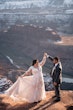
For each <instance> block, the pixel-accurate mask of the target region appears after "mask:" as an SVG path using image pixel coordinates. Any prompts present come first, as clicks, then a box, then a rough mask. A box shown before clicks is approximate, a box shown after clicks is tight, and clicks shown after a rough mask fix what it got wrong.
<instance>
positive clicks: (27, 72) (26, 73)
mask: <svg viewBox="0 0 73 110" xmlns="http://www.w3.org/2000/svg"><path fill="white" fill-rule="evenodd" d="M31 73H32V69H31V67H30V68H29V69H28V70H27V71H26V72H25V73H24V74H23V75H22V77H24V76H30V75H31Z"/></svg>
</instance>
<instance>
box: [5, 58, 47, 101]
mask: <svg viewBox="0 0 73 110" xmlns="http://www.w3.org/2000/svg"><path fill="white" fill-rule="evenodd" d="M45 62H46V57H43V60H42V61H41V62H40V63H39V66H38V68H35V67H34V66H31V67H30V68H29V69H28V70H27V72H29V71H30V70H32V75H31V76H25V77H19V78H18V79H17V81H16V82H15V83H14V84H13V85H12V86H11V87H10V88H9V89H8V90H7V91H6V92H5V94H7V95H8V96H10V97H11V98H12V99H14V100H15V101H17V100H18V101H19V100H24V101H27V102H29V103H33V102H38V101H40V100H43V99H45V97H46V94H45V87H44V79H43V73H42V66H43V65H44V64H45Z"/></svg>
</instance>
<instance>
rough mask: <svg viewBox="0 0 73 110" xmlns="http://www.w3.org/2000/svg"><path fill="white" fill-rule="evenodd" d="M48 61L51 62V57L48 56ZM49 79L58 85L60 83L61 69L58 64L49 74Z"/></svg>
mask: <svg viewBox="0 0 73 110" xmlns="http://www.w3.org/2000/svg"><path fill="white" fill-rule="evenodd" d="M49 59H50V60H51V61H53V57H51V56H49ZM50 75H51V77H52V80H53V82H56V83H57V84H60V83H61V79H62V69H61V68H60V64H58V65H57V66H56V67H55V70H54V71H53V73H52V71H51V73H50Z"/></svg>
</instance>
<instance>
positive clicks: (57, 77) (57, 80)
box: [48, 55, 62, 102]
mask: <svg viewBox="0 0 73 110" xmlns="http://www.w3.org/2000/svg"><path fill="white" fill-rule="evenodd" d="M48 58H49V59H50V60H51V61H52V62H53V64H54V66H53V68H52V71H51V77H52V80H53V85H54V89H55V96H53V97H52V98H56V99H55V102H58V101H60V84H61V79H62V65H61V62H60V60H59V58H58V57H54V58H52V57H51V56H50V55H48Z"/></svg>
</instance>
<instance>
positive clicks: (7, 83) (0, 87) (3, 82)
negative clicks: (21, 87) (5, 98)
mask: <svg viewBox="0 0 73 110" xmlns="http://www.w3.org/2000/svg"><path fill="white" fill-rule="evenodd" d="M12 84H13V83H12V81H11V80H9V79H7V77H0V92H4V91H5V90H7V89H8V88H9V87H11V86H12Z"/></svg>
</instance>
